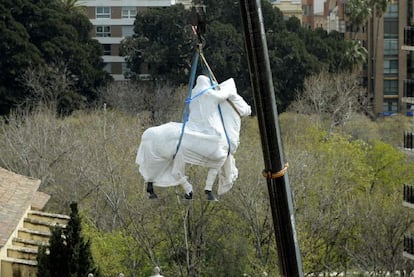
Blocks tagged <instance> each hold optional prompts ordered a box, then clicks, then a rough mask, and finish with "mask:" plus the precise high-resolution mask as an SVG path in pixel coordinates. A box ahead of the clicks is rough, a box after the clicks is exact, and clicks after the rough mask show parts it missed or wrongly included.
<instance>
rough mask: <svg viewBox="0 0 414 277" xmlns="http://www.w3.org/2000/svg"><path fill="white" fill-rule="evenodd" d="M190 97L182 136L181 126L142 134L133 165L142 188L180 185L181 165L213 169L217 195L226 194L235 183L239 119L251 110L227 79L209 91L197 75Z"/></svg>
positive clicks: (166, 126)
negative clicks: (216, 174) (145, 183)
mask: <svg viewBox="0 0 414 277" xmlns="http://www.w3.org/2000/svg"><path fill="white" fill-rule="evenodd" d="M200 92H202V94H199V95H197V93H200ZM195 95H197V97H194V96H195ZM192 97H194V99H192V100H191V102H190V114H189V118H188V122H187V123H186V125H185V126H184V127H185V128H184V133H183V134H182V127H183V123H177V122H169V123H166V124H163V125H160V126H156V127H151V128H148V129H147V130H145V131H144V133H143V135H142V138H141V143H140V146H139V149H138V153H137V157H136V163H137V164H138V165H139V172H140V173H141V175H142V176H143V178H144V180H145V182H152V183H153V185H154V186H158V187H167V186H176V185H179V184H183V183H184V182H185V181H186V180H187V176H186V175H185V165H186V164H193V165H198V166H203V167H207V168H213V169H218V170H219V176H218V183H219V188H218V194H219V195H220V194H223V193H225V192H227V191H229V190H230V189H231V187H232V185H233V182H234V181H235V180H236V179H237V176H238V171H237V167H236V164H235V159H234V157H233V154H234V153H235V152H236V150H237V147H238V145H239V132H240V124H241V120H240V116H247V115H250V114H251V108H250V106H249V105H248V104H247V103H246V102H245V101H244V99H243V98H242V97H241V96H240V95H238V94H237V89H236V86H235V83H234V80H233V79H228V80H226V81H225V82H223V83H221V84H219V86H218V88H216V89H213V88H211V83H210V79H209V78H208V77H206V76H202V75H201V76H199V77H198V78H197V82H196V85H195V87H194V88H193V90H192ZM219 105H220V109H221V114H222V119H223V120H222V119H221V116H220V111H219V108H218V106H219ZM181 135H182V139H181V142H180V143H179V140H180V136H181ZM177 145H179V148H178V151H177Z"/></svg>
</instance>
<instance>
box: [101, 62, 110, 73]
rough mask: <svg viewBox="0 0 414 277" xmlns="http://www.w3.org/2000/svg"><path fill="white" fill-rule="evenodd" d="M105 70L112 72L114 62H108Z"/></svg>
mask: <svg viewBox="0 0 414 277" xmlns="http://www.w3.org/2000/svg"><path fill="white" fill-rule="evenodd" d="M103 70H104V71H106V72H108V73H109V74H111V73H112V64H111V63H106V64H105V66H104V68H103Z"/></svg>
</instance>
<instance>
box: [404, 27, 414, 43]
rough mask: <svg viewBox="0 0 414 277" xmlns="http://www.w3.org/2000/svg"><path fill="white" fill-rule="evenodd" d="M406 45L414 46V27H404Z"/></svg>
mask: <svg viewBox="0 0 414 277" xmlns="http://www.w3.org/2000/svg"><path fill="white" fill-rule="evenodd" d="M404 45H407V46H414V26H405V27H404Z"/></svg>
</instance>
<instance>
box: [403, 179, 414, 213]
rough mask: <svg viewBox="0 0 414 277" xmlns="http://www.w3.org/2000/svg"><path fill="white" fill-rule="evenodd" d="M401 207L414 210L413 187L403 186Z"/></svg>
mask: <svg viewBox="0 0 414 277" xmlns="http://www.w3.org/2000/svg"><path fill="white" fill-rule="evenodd" d="M403 206H406V207H410V208H414V186H413V185H408V184H404V197H403Z"/></svg>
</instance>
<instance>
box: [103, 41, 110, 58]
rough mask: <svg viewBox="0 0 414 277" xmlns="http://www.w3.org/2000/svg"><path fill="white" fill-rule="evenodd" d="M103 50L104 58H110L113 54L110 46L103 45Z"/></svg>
mask: <svg viewBox="0 0 414 277" xmlns="http://www.w3.org/2000/svg"><path fill="white" fill-rule="evenodd" d="M102 49H103V54H104V56H110V55H111V54H112V50H111V45H110V44H102Z"/></svg>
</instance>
